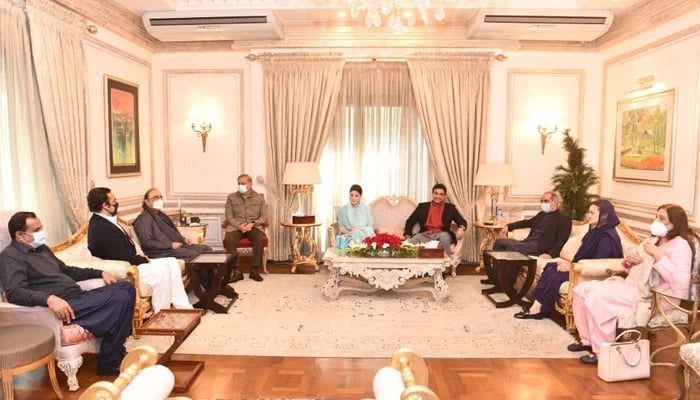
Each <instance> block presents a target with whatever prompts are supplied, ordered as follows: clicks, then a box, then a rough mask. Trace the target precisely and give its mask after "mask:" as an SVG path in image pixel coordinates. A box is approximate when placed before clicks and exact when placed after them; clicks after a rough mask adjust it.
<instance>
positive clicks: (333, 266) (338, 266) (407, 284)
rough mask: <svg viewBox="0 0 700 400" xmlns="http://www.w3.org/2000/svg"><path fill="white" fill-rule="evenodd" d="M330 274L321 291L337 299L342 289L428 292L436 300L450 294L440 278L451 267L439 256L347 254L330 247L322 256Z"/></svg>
mask: <svg viewBox="0 0 700 400" xmlns="http://www.w3.org/2000/svg"><path fill="white" fill-rule="evenodd" d="M323 262H324V263H325V264H326V265H327V266H328V270H329V271H330V274H329V276H328V279H327V280H326V283H325V284H324V285H323V289H322V290H321V291H322V293H323V294H324V295H325V296H326V297H329V298H331V299H336V298H338V296H339V295H340V293H341V292H343V291H356V292H365V293H371V292H376V291H378V290H392V291H395V292H416V291H427V292H430V293H431V294H432V295H433V298H434V299H435V300H443V299H445V298H447V297H449V296H450V288H449V287H448V286H447V282H445V280H444V279H443V278H442V273H443V272H444V271H445V268H448V267H449V266H450V259H449V258H448V257H442V258H384V257H346V256H339V255H337V254H336V253H335V249H334V248H329V249H328V250H326V253H325V254H324V256H323Z"/></svg>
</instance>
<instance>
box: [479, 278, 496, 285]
mask: <svg viewBox="0 0 700 400" xmlns="http://www.w3.org/2000/svg"><path fill="white" fill-rule="evenodd" d="M479 282H481V284H482V285H494V283H493V281H492V280H491V279H489V278H486V279H482V280H480V281H479Z"/></svg>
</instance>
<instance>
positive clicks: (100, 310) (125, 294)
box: [0, 211, 136, 379]
mask: <svg viewBox="0 0 700 400" xmlns="http://www.w3.org/2000/svg"><path fill="white" fill-rule="evenodd" d="M7 229H8V231H9V234H10V237H11V238H12V243H11V244H10V245H9V246H7V248H5V250H3V251H2V253H0V286H1V287H2V288H3V289H4V290H5V294H6V295H7V299H8V300H9V301H10V302H11V303H14V304H18V305H23V306H30V307H31V306H44V307H48V308H49V309H50V310H51V311H53V313H54V314H56V317H57V318H58V319H59V320H61V321H63V322H64V323H66V324H70V323H76V324H78V325H80V326H82V327H83V328H85V329H87V330H89V331H90V332H92V334H93V335H95V336H97V337H99V338H102V344H101V345H100V353H99V355H98V356H97V373H98V375H118V374H119V365H120V363H121V361H122V359H123V358H124V355H125V354H126V349H125V348H124V342H125V341H126V338H127V337H129V333H130V332H131V323H132V318H133V315H134V302H135V300H136V291H135V289H134V285H132V284H131V282H126V281H122V282H117V280H116V279H115V278H114V277H113V276H112V275H110V274H109V273H108V272H106V271H100V270H97V269H93V268H78V267H71V266H67V265H66V264H65V263H64V262H63V261H61V260H59V259H58V258H56V256H55V255H54V253H53V252H52V251H51V249H49V248H48V246H46V245H45V244H44V243H45V242H46V232H45V231H44V227H43V226H42V225H41V221H40V220H39V218H38V217H37V216H36V214H34V213H33V212H28V211H22V212H18V213H15V214H14V215H13V216H12V217H11V218H10V221H9V222H8V224H7ZM94 278H101V279H102V280H104V282H105V286H103V287H100V288H97V289H93V290H89V291H84V290H83V289H82V288H81V287H80V286H78V284H77V282H79V281H83V280H87V279H94ZM10 379H12V377H10Z"/></svg>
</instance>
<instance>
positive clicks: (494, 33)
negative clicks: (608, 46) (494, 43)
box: [471, 9, 613, 41]
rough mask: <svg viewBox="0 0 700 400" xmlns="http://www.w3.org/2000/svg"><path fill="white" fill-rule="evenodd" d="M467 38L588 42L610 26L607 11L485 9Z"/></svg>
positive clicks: (609, 13)
mask: <svg viewBox="0 0 700 400" xmlns="http://www.w3.org/2000/svg"><path fill="white" fill-rule="evenodd" d="M474 18H477V22H476V27H475V29H474V30H473V34H472V35H471V38H474V39H503V40H557V41H558V40H569V41H592V40H595V39H597V38H598V37H600V36H602V35H603V34H605V32H607V31H608V29H609V28H610V25H611V24H612V20H613V14H612V12H611V11H610V10H547V11H543V10H534V9H524V10H513V9H508V10H485V11H482V12H480V13H478V14H477V15H476V16H475V17H474Z"/></svg>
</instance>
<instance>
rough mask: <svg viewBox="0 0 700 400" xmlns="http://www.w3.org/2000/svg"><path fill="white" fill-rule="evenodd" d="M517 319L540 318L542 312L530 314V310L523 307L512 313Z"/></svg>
mask: <svg viewBox="0 0 700 400" xmlns="http://www.w3.org/2000/svg"><path fill="white" fill-rule="evenodd" d="M513 316H514V317H515V318H517V319H542V318H544V315H542V313H535V314H530V310H525V309H523V310H522V311H520V312H517V313H515V314H514V315H513Z"/></svg>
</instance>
